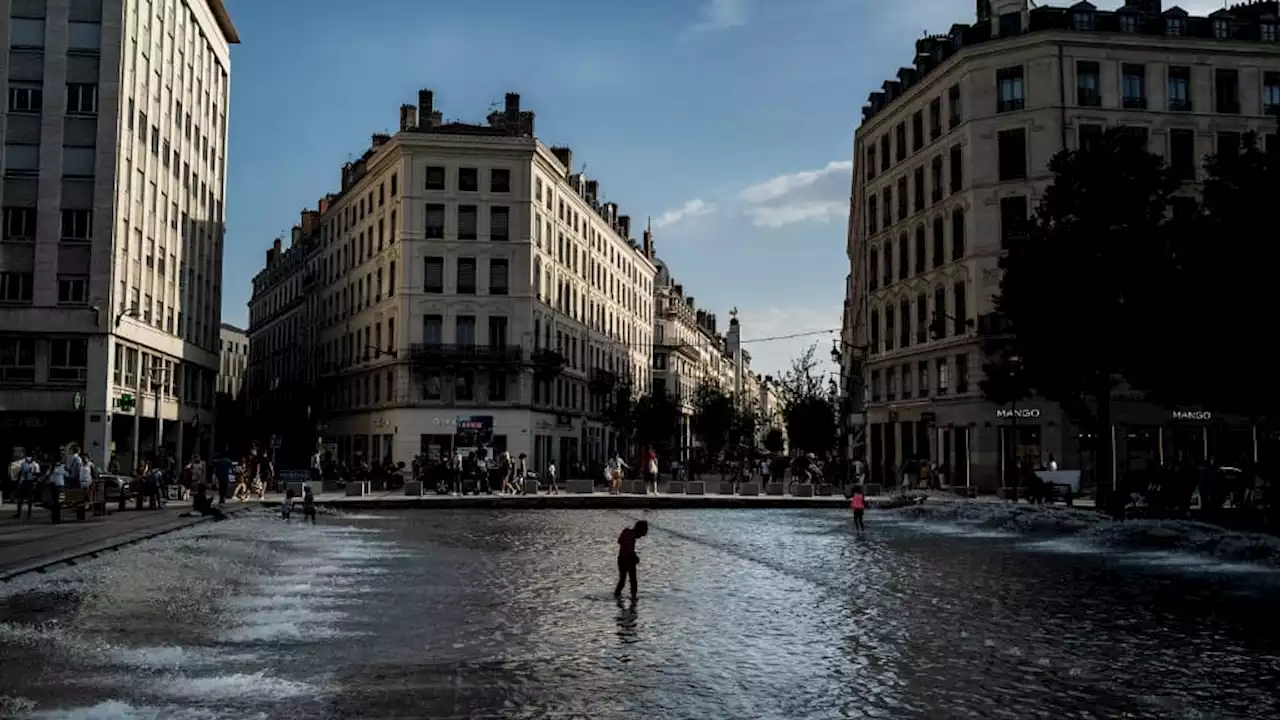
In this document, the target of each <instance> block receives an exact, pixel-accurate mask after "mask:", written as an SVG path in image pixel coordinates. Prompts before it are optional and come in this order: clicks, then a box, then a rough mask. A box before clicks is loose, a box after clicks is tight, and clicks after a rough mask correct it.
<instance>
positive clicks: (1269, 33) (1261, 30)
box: [1258, 22, 1280, 42]
mask: <svg viewBox="0 0 1280 720" xmlns="http://www.w3.org/2000/svg"><path fill="white" fill-rule="evenodd" d="M1258 35H1259V37H1261V38H1262V41H1263V42H1275V41H1276V39H1277V38H1280V31H1278V30H1277V27H1276V24H1275V23H1273V22H1263V23H1262V24H1261V25H1259V26H1258Z"/></svg>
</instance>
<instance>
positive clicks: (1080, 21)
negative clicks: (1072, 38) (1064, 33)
mask: <svg viewBox="0 0 1280 720" xmlns="http://www.w3.org/2000/svg"><path fill="white" fill-rule="evenodd" d="M1071 26H1072V27H1074V28H1075V29H1076V30H1092V29H1093V13H1091V12H1089V11H1088V10H1082V11H1079V12H1075V13H1072V14H1071Z"/></svg>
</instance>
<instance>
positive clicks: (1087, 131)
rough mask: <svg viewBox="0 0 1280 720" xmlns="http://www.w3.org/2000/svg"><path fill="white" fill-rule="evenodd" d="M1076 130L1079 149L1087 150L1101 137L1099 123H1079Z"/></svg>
mask: <svg viewBox="0 0 1280 720" xmlns="http://www.w3.org/2000/svg"><path fill="white" fill-rule="evenodd" d="M1077 132H1078V133H1079V142H1078V148H1079V149H1080V150H1089V149H1091V148H1092V147H1093V146H1094V145H1095V144H1096V143H1097V142H1098V141H1099V140H1100V139H1102V126H1101V125H1087V124H1086V125H1081V126H1080V127H1079V129H1078V130H1077Z"/></svg>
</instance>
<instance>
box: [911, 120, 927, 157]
mask: <svg viewBox="0 0 1280 720" xmlns="http://www.w3.org/2000/svg"><path fill="white" fill-rule="evenodd" d="M922 147H924V111H922V110H917V111H916V112H915V114H914V115H912V116H911V151H912V152H918V151H919V150H920V148H922Z"/></svg>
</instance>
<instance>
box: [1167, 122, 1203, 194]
mask: <svg viewBox="0 0 1280 720" xmlns="http://www.w3.org/2000/svg"><path fill="white" fill-rule="evenodd" d="M1169 168H1170V169H1171V170H1173V173H1174V175H1176V176H1177V177H1178V179H1180V180H1187V181H1192V182H1194V181H1195V179H1196V133H1195V131H1194V130H1183V129H1173V130H1170V131H1169Z"/></svg>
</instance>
